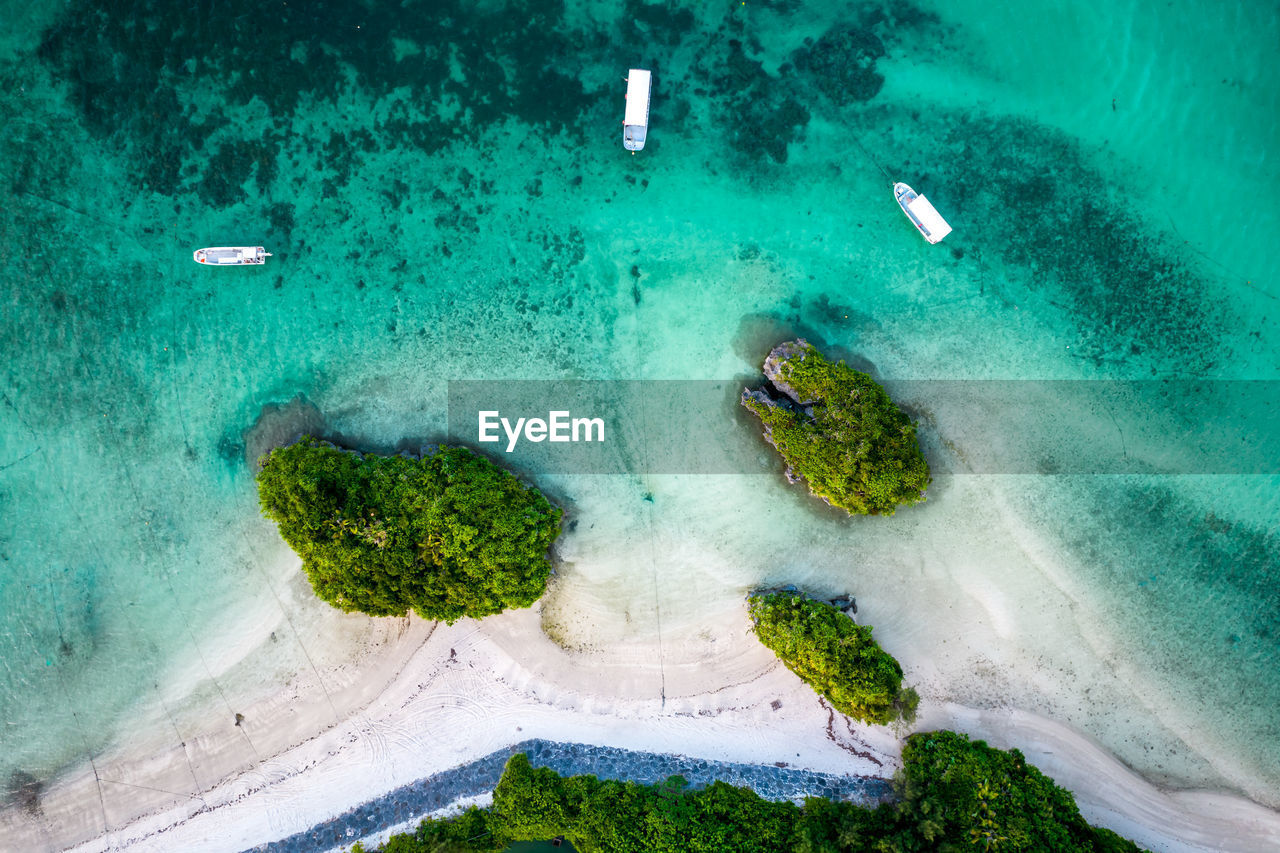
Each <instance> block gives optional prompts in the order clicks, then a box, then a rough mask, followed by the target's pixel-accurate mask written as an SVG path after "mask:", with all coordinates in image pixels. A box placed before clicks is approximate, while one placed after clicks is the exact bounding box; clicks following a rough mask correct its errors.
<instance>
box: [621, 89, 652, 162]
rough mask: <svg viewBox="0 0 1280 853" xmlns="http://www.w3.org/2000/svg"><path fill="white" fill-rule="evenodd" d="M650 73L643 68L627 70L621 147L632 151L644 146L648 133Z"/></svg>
mask: <svg viewBox="0 0 1280 853" xmlns="http://www.w3.org/2000/svg"><path fill="white" fill-rule="evenodd" d="M651 78H652V75H651V74H650V73H649V72H648V71H646V70H644V69H643V68H632V69H631V70H629V71H628V72H627V78H626V79H627V110H626V114H625V116H624V117H623V119H622V147H623V148H625V149H627V150H628V151H631V152H632V153H634V152H636V151H639V150H640V149H641V148H644V140H645V137H647V136H648V135H649V88H650V84H651V83H652V79H651Z"/></svg>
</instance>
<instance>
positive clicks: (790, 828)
mask: <svg viewBox="0 0 1280 853" xmlns="http://www.w3.org/2000/svg"><path fill="white" fill-rule="evenodd" d="M903 761H904V767H903V769H902V770H901V771H899V773H898V776H897V777H896V778H895V780H894V787H895V789H896V791H897V796H898V801H897V802H894V803H883V804H881V805H879V806H876V807H874V808H870V807H866V806H859V805H855V804H853V803H847V802H833V801H831V800H826V799H822V798H818V797H810V798H808V799H806V800H805V802H804V806H803V807H799V806H796V805H795V804H793V803H790V802H780V803H778V802H771V801H769V800H764V799H761V798H760V797H759V796H758V795H757V794H756V793H755V792H754V791H752V790H750V789H749V788H738V787H734V786H732V785H728V784H726V783H724V782H713V783H712V784H711V785H709V786H708V787H706V788H703V789H701V790H689V789H688V785H687V783H686V782H685V780H684V779H682V778H681V777H679V776H673V777H671V778H670V779H668V780H667V782H666V783H665V784H664V785H638V784H636V783H634V782H618V781H611V780H602V779H597V778H596V777H595V776H569V777H563V776H560V775H559V774H557V773H556V772H555V771H553V770H549V769H547V768H535V767H533V766H531V765H530V764H529V759H528V758H527V757H526V756H525V755H524V754H523V753H520V754H516V755H513V756H512V757H511V758H510V759H509V760H508V761H507V766H506V769H505V770H504V771H503V774H502V780H501V781H500V782H499V783H498V787H497V790H495V791H494V793H493V805H492V806H490V807H489V808H484V809H481V808H476V807H474V806H473V807H472V808H469V809H467V810H466V811H465V812H463V813H462V814H461V815H459V816H457V817H453V818H447V819H432V818H428V819H427V820H424V821H423V822H422V823H421V824H420V825H419V826H418V829H417V831H416V832H414V833H412V834H404V835H397V836H393V837H392V838H391V840H390V841H389V842H387V844H386V845H384V846H383V847H382V848H381V849H382V850H383V851H384V853H454V852H455V851H458V853H461V852H462V851H484V853H496V851H501V850H505V849H506V847H507V846H508V845H509V844H511V843H512V842H516V841H545V840H548V839H552V838H560V837H563V838H566V839H568V840H569V842H570V843H571V844H573V846H574V848H575V849H577V850H579V851H581V852H582V853H688V851H694V853H753V851H760V853H764V851H770V853H773V851H779V850H785V851H794V853H866V851H877V853H924V851H940V853H969V852H970V851H975V852H976V851H987V853H990V851H1010V853H1014V851H1046V853H1048V851H1052V853H1139V848H1138V847H1137V846H1135V845H1134V844H1133V843H1132V842H1130V841H1127V840H1125V839H1123V838H1121V837H1120V836H1118V835H1116V834H1115V833H1114V832H1111V831H1110V830H1106V829H1096V828H1094V827H1091V826H1089V825H1088V824H1087V823H1085V822H1084V819H1083V818H1081V817H1080V812H1079V810H1078V809H1077V808H1076V805H1075V800H1074V799H1073V798H1072V796H1071V794H1070V793H1068V792H1067V791H1064V790H1062V789H1061V788H1059V787H1057V786H1056V785H1054V784H1053V782H1051V781H1050V780H1049V779H1047V778H1046V777H1045V776H1043V775H1042V774H1040V773H1039V771H1037V770H1036V769H1035V768H1034V767H1031V766H1030V765H1028V764H1027V763H1026V761H1025V760H1024V759H1023V757H1022V755H1021V753H1019V752H1018V751H1017V750H1013V751H1011V752H1002V751H1000V750H997V749H991V748H990V747H988V746H987V745H986V744H985V743H982V742H981V741H978V742H970V741H969V739H968V738H967V737H965V736H964V735H958V734H955V733H953V732H931V733H929V734H918V735H913V736H912V737H911V738H909V739H908V741H907V745H906V748H905V750H904V752H903Z"/></svg>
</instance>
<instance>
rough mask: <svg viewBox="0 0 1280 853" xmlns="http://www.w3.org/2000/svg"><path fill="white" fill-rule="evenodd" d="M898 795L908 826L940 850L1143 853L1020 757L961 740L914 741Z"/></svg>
mask: <svg viewBox="0 0 1280 853" xmlns="http://www.w3.org/2000/svg"><path fill="white" fill-rule="evenodd" d="M896 787H897V788H898V791H899V794H900V796H901V797H902V800H901V802H900V804H899V805H898V812H899V815H900V817H901V819H902V820H903V821H904V822H905V823H906V824H907V825H911V826H914V827H915V828H916V832H917V834H919V835H920V836H921V837H923V838H924V839H926V840H928V841H929V842H930V843H931V844H934V845H936V849H939V850H1001V851H1022V850H1027V851H1032V850H1036V851H1038V850H1054V851H1059V850H1060V851H1067V852H1068V853H1069V851H1107V853H1122V851H1137V850H1138V847H1137V845H1135V844H1134V843H1133V842H1132V841H1128V840H1127V839H1124V838H1121V837H1120V836H1119V835H1116V834H1115V833H1114V832H1112V831H1110V830H1108V829H1098V828H1095V827H1092V826H1090V825H1089V824H1088V823H1087V822H1085V819H1084V818H1083V817H1081V816H1080V810H1079V809H1078V808H1077V807H1076V801H1075V798H1074V797H1072V796H1071V793H1070V792H1069V791H1066V790H1064V789H1062V788H1059V787H1058V786H1057V785H1055V784H1054V783H1053V780H1051V779H1049V778H1048V777H1047V776H1045V775H1044V774H1043V773H1041V772H1040V771H1039V770H1037V769H1036V768H1035V767H1033V766H1032V765H1030V764H1028V763H1027V760H1026V759H1025V758H1024V757H1023V755H1022V753H1021V752H1019V751H1018V750H1016V749H1013V750H1008V751H1005V750H1000V749H994V748H992V747H990V746H987V744H986V743H984V742H983V741H970V740H969V738H968V736H966V735H962V734H957V733H956V732H948V731H939V732H927V733H920V734H915V735H912V736H911V737H910V738H908V739H907V743H906V746H905V747H904V748H903V750H902V770H901V771H900V772H899V776H898V779H897V786H896Z"/></svg>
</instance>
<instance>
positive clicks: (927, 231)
mask: <svg viewBox="0 0 1280 853" xmlns="http://www.w3.org/2000/svg"><path fill="white" fill-rule="evenodd" d="M893 195H894V197H895V198H897V199H898V204H899V206H901V207H902V212H903V213H905V214H906V215H907V218H908V219H910V220H911V222H912V223H913V224H914V225H915V226H916V227H917V228H919V229H920V234H921V236H923V237H924V238H925V239H926V240H928V241H929V242H930V243H937V242H938V241H939V240H941V239H942V238H943V237H945V236H947V235H948V234H950V233H951V226H950V225H948V224H947V221H946V220H945V219H943V218H942V214H940V213H938V211H936V210H934V208H933V205H932V204H930V203H929V199H927V198H925V197H924V196H922V195H918V194H917V193H916V191H915V190H913V189H911V187H909V186H907V185H906V184H904V183H902V182H901V181H898V183H896V184H894V185H893Z"/></svg>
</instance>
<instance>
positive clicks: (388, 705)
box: [6, 607, 1280, 853]
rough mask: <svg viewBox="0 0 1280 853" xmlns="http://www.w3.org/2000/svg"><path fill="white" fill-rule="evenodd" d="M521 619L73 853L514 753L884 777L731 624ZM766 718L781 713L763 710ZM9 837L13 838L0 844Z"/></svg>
mask: <svg viewBox="0 0 1280 853" xmlns="http://www.w3.org/2000/svg"><path fill="white" fill-rule="evenodd" d="M539 610H540V608H538V607H535V609H533V610H527V611H520V612H509V613H506V614H503V615H502V616H499V617H493V618H490V619H486V620H484V621H483V622H482V623H477V622H473V621H466V622H460V623H458V624H456V625H453V626H444V625H438V626H432V625H430V624H427V623H422V622H420V621H418V620H416V619H415V620H413V625H412V626H411V627H410V628H409V629H408V630H407V631H406V632H405V633H404V634H403V635H402V636H401V638H400V639H399V640H398V641H397V642H395V643H391V644H389V646H388V649H389V651H387V652H386V653H385V654H383V655H382V660H381V662H380V663H379V665H378V666H377V667H373V669H374V670H376V672H373V673H370V674H369V675H368V677H367V678H366V679H364V680H365V681H366V682H367V683H375V682H377V681H379V680H380V679H385V677H386V676H387V674H388V671H387V669H386V668H387V667H390V668H392V669H394V670H396V672H397V674H396V675H395V676H394V677H392V678H391V680H390V682H389V683H387V684H386V687H385V689H383V690H382V691H381V693H379V694H378V695H377V696H376V697H375V698H373V699H372V701H370V702H369V703H368V704H367V705H366V706H365V707H363V708H362V709H360V710H359V711H356V712H355V713H354V714H352V715H351V716H350V717H348V718H346V719H344V720H343V721H342V722H341V723H339V724H338V725H336V726H333V727H331V728H329V729H328V730H327V731H325V732H324V733H323V734H320V735H318V736H316V737H314V738H312V739H310V740H307V741H306V742H304V743H302V744H300V745H298V746H296V747H293V748H291V749H287V750H285V751H283V752H280V753H278V754H274V755H270V756H264V757H263V758H262V759H261V760H260V761H257V762H255V763H254V766H253V767H252V768H251V769H248V770H245V771H244V772H240V773H235V774H232V775H231V776H230V777H229V778H227V779H225V780H224V781H221V782H219V783H218V784H216V785H214V786H212V787H211V788H210V789H208V790H206V791H203V792H202V793H200V794H199V796H198V797H195V798H191V799H183V800H182V801H180V802H174V801H173V800H172V798H170V801H169V802H167V803H160V802H158V801H157V805H158V807H157V808H156V810H155V811H153V812H152V813H150V814H148V815H145V816H142V817H139V818H137V819H134V820H131V821H128V822H125V820H124V817H125V815H126V814H127V813H128V811H129V810H130V809H136V808H137V805H138V803H139V802H142V801H141V800H139V799H138V798H137V793H138V792H135V793H133V794H124V795H122V797H121V800H120V801H119V802H108V803H104V804H103V807H104V808H106V809H107V810H108V812H109V813H111V814H112V815H113V817H114V818H115V820H114V821H113V823H114V826H113V828H112V830H111V831H110V832H107V833H104V834H99V835H97V836H96V837H94V838H92V839H91V840H89V841H86V842H84V843H81V844H79V845H78V846H76V847H75V848H74V849H75V850H77V851H82V853H89V851H109V850H137V851H171V850H240V849H244V848H246V847H250V846H253V845H255V844H260V843H263V842H266V841H271V840H276V839H279V838H283V837H285V836H288V835H290V834H292V833H295V832H298V831H300V830H304V829H307V828H308V827H310V826H312V825H314V824H316V823H318V822H320V821H323V820H325V819H327V818H330V817H332V816H334V815H336V814H338V813H340V812H342V811H344V810H345V809H347V808H350V807H352V806H354V805H357V804H359V803H360V802H363V801H365V800H368V799H370V798H372V797H375V796H378V795H380V794H382V793H384V792H386V791H389V790H392V789H394V788H396V787H398V786H401V785H404V784H406V783H409V782H412V781H413V780H415V779H418V778H421V777H423V776H426V775H429V774H431V773H433V772H437V771H440V770H444V769H447V768H449V767H452V766H456V765H459V764H463V763H466V762H468V761H471V760H473V759H475V758H478V757H480V756H482V755H485V754H487V753H489V752H491V751H493V750H495V749H497V748H500V747H502V746H504V745H506V744H510V743H514V742H517V741H520V740H524V739H527V738H532V737H540V738H548V739H554V740H560V741H576V742H582V743H592V744H601V745H611V746H621V747H627V748H632V749H641V750H649V751H657V752H673V753H681V754H686V755H690V756H695V757H703V758H709V759H717V760H726V761H737V762H749V763H765V764H772V763H774V762H778V761H785V762H787V763H788V764H789V765H791V766H795V767H803V768H810V769H814V770H820V771H825V772H831V773H853V774H864V775H886V776H887V775H891V774H892V772H893V770H894V768H895V766H896V757H897V755H898V742H897V740H896V739H895V737H894V734H893V733H892V732H890V731H889V730H887V729H882V728H868V727H862V726H850V725H848V724H847V723H846V722H845V721H844V720H843V719H840V718H837V719H836V720H835V723H834V725H832V724H831V717H830V715H829V712H828V711H827V710H826V709H825V708H824V706H822V705H821V704H820V703H819V702H818V700H817V699H816V697H815V696H814V695H813V694H812V692H811V691H810V690H809V689H808V688H807V687H805V686H804V685H802V684H801V683H800V682H799V681H798V680H797V679H796V678H795V677H794V676H793V675H791V673H789V672H788V671H787V670H785V669H784V668H783V667H781V666H780V665H779V664H778V663H777V662H776V661H775V660H774V659H773V658H772V655H771V654H770V653H768V652H767V651H766V650H764V649H763V648H762V647H761V646H759V645H758V644H757V643H755V641H754V640H753V639H751V638H750V637H749V635H748V629H747V625H746V620H745V611H744V610H734V609H732V608H731V609H728V610H726V611H724V612H723V613H722V614H720V616H719V617H718V618H717V619H715V620H714V622H713V623H709V624H707V625H706V626H705V628H706V629H707V630H709V631H710V632H711V634H712V636H714V637H716V638H717V639H716V641H715V649H714V650H711V649H706V648H703V649H699V648H698V644H699V643H700V642H704V641H700V640H699V639H698V638H697V636H696V634H697V633H701V632H696V633H695V634H693V635H686V636H683V637H681V636H679V635H680V634H681V633H686V634H687V632H683V631H682V630H681V629H679V628H677V629H675V630H674V631H673V632H672V633H673V636H671V637H670V638H669V641H668V642H667V643H664V644H662V645H659V644H656V643H644V642H637V643H634V644H629V645H627V646H626V647H624V648H615V649H611V650H609V651H608V652H603V651H594V652H576V653H567V652H565V651H564V650H562V649H561V648H559V647H558V646H556V645H555V644H554V643H552V642H551V641H550V640H549V639H547V637H546V636H545V635H544V634H543V633H542V632H541V631H540V629H539V623H540V613H539V612H538V611H539ZM405 652H409V653H410V655H409V657H408V659H407V660H403V653H405ZM618 676H621V677H618ZM664 685H665V687H664ZM353 689H354V687H353ZM664 691H665V697H666V698H665V700H664V699H663V693H664ZM774 702H781V706H780V707H778V708H776V709H775V708H773V707H772V703H774ZM331 713H332V711H331V709H329V708H327V707H321V706H318V705H317V704H315V703H311V704H306V705H295V704H293V703H292V702H291V701H287V699H286V697H283V696H282V697H278V701H276V702H274V703H271V704H269V705H267V706H264V707H260V708H255V709H253V711H252V713H248V714H246V722H245V729H246V734H248V735H249V736H250V737H251V738H253V739H254V740H255V742H257V743H263V742H268V741H269V740H270V738H271V732H272V730H273V729H275V728H279V724H280V721H281V720H290V721H292V722H290V723H289V724H288V726H286V728H288V729H290V730H300V729H302V728H305V726H306V724H310V725H312V726H314V727H315V728H316V729H321V728H323V727H324V726H325V725H326V724H327V723H328V722H329V719H330V715H331ZM919 727H922V728H926V729H927V728H940V727H950V728H957V729H959V730H961V731H966V732H970V733H971V734H974V735H976V736H980V737H984V738H986V739H988V740H989V741H990V742H992V743H993V744H994V745H997V746H1001V747H1012V746H1016V747H1018V748H1020V749H1022V750H1023V751H1024V752H1025V753H1026V755H1027V757H1028V758H1029V759H1030V760H1031V761H1032V762H1033V763H1035V764H1036V765H1037V766H1039V767H1040V768H1041V769H1043V770H1044V771H1045V772H1046V773H1048V774H1049V775H1050V776H1052V777H1053V778H1054V779H1055V780H1057V781H1058V782H1059V783H1061V784H1064V785H1066V786H1067V787H1069V788H1070V789H1071V790H1073V791H1074V792H1075V794H1076V797H1077V800H1078V802H1079V803H1080V806H1081V808H1082V810H1083V812H1084V813H1085V815H1086V816H1087V817H1088V818H1089V819H1090V820H1091V821H1093V822H1096V823H1098V824H1101V825H1104V826H1109V827H1111V828H1114V829H1116V830H1117V831H1119V832H1121V833H1123V834H1125V835H1127V836H1129V837H1131V838H1133V839H1134V840H1136V841H1137V842H1138V843H1139V844H1141V845H1143V846H1145V847H1148V848H1150V849H1152V850H1157V851H1265V850H1274V849H1276V848H1277V847H1280V814H1277V813H1276V812H1274V811H1271V810H1268V809H1265V808H1263V807H1261V806H1257V805H1255V804H1253V803H1251V802H1249V801H1247V800H1244V799H1242V798H1237V797H1230V796H1223V795H1217V794H1212V793H1167V792H1164V791H1161V790H1159V789H1157V788H1155V787H1153V786H1152V785H1150V784H1148V783H1147V782H1145V781H1143V780H1142V779H1141V778H1140V777H1138V776H1137V775H1136V774H1134V773H1133V772H1132V771H1130V770H1128V769H1127V768H1126V767H1124V766H1123V765H1122V764H1120V763H1119V762H1117V761H1116V760H1115V759H1114V758H1112V757H1110V756H1109V755H1108V754H1107V753H1106V751H1105V750H1103V749H1101V748H1100V747H1099V746H1098V745H1097V744H1096V743H1095V742H1093V741H1092V740H1091V739H1090V738H1088V737H1086V736H1083V735H1081V734H1079V733H1077V732H1074V731H1072V730H1071V729H1070V728H1068V727H1066V726H1063V725H1061V724H1058V723H1055V722H1053V721H1051V720H1049V719H1046V718H1044V717H1041V716H1037V715H1035V714H1030V713H1026V712H1022V711H1016V710H1003V711H979V710H975V709H971V708H966V707H963V706H960V705H954V704H937V703H928V702H926V704H925V706H924V708H923V713H922V716H921V719H920V722H919ZM856 753H860V754H861V755H859V754H856ZM864 756H865V757H864ZM163 763H164V762H163V759H162V758H161V757H157V758H156V759H155V762H153V763H152V764H151V765H150V766H142V765H134V766H130V767H126V766H123V765H121V766H118V767H110V766H100V767H99V773H101V774H103V775H105V774H107V773H108V772H117V773H123V774H126V775H127V774H137V775H138V776H139V777H141V776H145V777H146V778H148V779H149V780H151V781H152V782H153V783H159V784H155V785H154V787H164V786H165V785H172V786H173V789H175V790H176V789H180V788H181V786H182V784H183V780H184V778H188V777H187V770H186V768H185V767H182V766H179V765H178V763H176V762H169V764H170V765H171V766H168V767H164V766H158V765H159V764H163ZM162 780H163V781H162ZM92 787H93V786H92V785H91V784H85V783H83V782H82V783H80V784H72V785H67V786H63V787H62V788H60V789H59V790H58V791H55V792H53V793H51V795H50V796H48V797H47V798H46V800H45V803H44V817H45V821H44V824H45V826H46V827H47V826H58V827H59V828H60V829H65V830H66V831H67V832H68V835H69V834H70V833H71V832H75V831H77V830H78V831H79V832H81V833H83V832H84V831H85V827H86V824H87V822H88V821H85V820H83V819H82V817H83V816H84V815H85V814H86V810H88V811H89V812H93V811H96V810H97V807H98V803H97V802H96V801H97V797H96V795H95V794H93V793H92V791H91V789H92ZM106 790H110V789H109V788H108V789H106ZM144 793H145V792H144ZM159 799H163V798H159ZM27 829H28V830H30V829H31V827H27ZM15 830H16V831H21V830H22V827H12V826H11V827H6V831H7V832H12V831H15ZM7 837H8V838H9V839H10V840H11V841H13V840H17V839H21V842H22V846H23V847H24V848H25V849H40V848H41V847H42V846H43V845H42V844H40V842H39V839H38V838H35V837H33V836H32V835H30V834H26V833H24V834H21V835H17V834H9V835H8V836H7ZM53 840H54V839H53V838H50V837H48V836H46V837H45V839H44V841H45V842H46V843H47V842H51V841H53Z"/></svg>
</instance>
